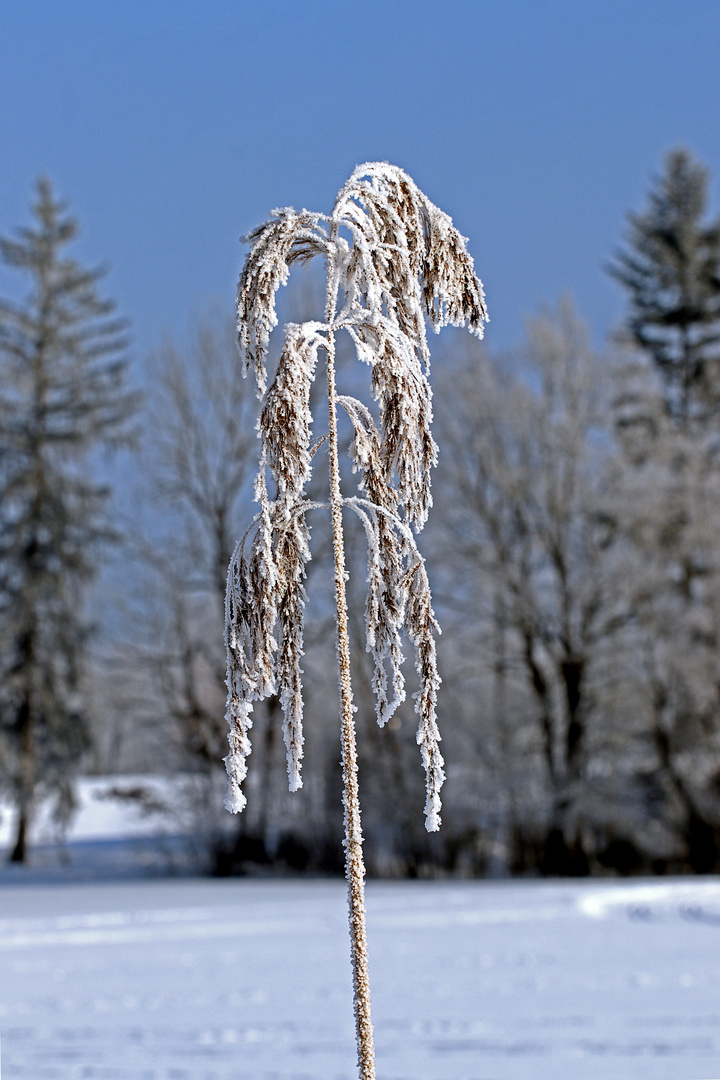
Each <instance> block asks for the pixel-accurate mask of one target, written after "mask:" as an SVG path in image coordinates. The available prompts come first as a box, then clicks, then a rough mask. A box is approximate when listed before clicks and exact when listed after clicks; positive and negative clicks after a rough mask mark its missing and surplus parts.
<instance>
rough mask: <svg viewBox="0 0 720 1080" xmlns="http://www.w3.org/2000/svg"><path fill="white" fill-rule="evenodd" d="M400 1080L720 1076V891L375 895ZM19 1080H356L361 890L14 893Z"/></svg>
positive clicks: (376, 971)
mask: <svg viewBox="0 0 720 1080" xmlns="http://www.w3.org/2000/svg"><path fill="white" fill-rule="evenodd" d="M367 899H368V931H369V940H370V970H371V977H372V985H373V1014H374V1020H375V1031H376V1048H377V1064H378V1075H379V1076H380V1077H382V1080H709V1078H717V1077H718V1076H720V1066H719V1064H718V1063H720V995H719V994H718V989H719V986H718V984H719V983H720V975H719V974H718V964H717V958H718V946H719V945H720V881H719V880H718V879H704V880H702V881H693V880H687V879H685V880H679V881H666V880H663V881H660V882H657V881H653V882H637V883H636V882H633V883H628V884H625V883H622V884H618V883H617V882H600V883H582V884H578V883H568V884H566V883H563V884H558V883H545V882H515V883H499V882H463V883H447V882H442V883H441V882H423V883H392V884H389V883H388V884H381V883H374V882H371V883H370V884H369V885H368V890H367ZM0 911H1V917H0V971H1V972H2V978H1V979H0V1028H1V1030H2V1056H3V1061H2V1065H3V1069H2V1074H3V1077H4V1080H76V1078H77V1080H79V1078H92V1080H230V1078H232V1080H271V1078H272V1080H355V1076H356V1070H355V1047H354V1030H353V1017H352V1003H351V991H350V987H349V980H348V978H347V966H348V956H347V940H346V936H347V926H346V918H347V916H346V911H345V898H344V885H343V884H342V883H340V882H334V881H333V882H328V881H304V882H288V881H274V882H268V881H257V880H256V881H248V880H245V881H226V882H218V881H187V880H186V881H165V882H142V883H139V884H138V883H133V884H130V883H127V882H126V883H122V884H98V885H86V886H80V887H78V886H74V885H65V886H51V885H46V886H39V887H34V888H33V887H27V886H8V885H6V886H4V887H3V888H2V892H1V893H0Z"/></svg>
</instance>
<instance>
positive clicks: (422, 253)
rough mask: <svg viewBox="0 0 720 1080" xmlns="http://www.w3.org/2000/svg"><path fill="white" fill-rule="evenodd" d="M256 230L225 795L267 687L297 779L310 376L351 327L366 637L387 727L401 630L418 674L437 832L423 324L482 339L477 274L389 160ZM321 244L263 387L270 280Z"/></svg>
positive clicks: (438, 770)
mask: <svg viewBox="0 0 720 1080" xmlns="http://www.w3.org/2000/svg"><path fill="white" fill-rule="evenodd" d="M247 240H248V242H249V243H250V245H251V249H250V252H249V255H248V257H247V260H246V262H245V266H244V268H243V271H242V274H241V276H240V282H239V285H238V293H237V307H238V343H239V347H240V353H241V357H242V361H243V364H244V368H245V370H247V368H249V367H252V368H253V370H254V372H255V377H256V380H257V384H258V392H259V395H260V396H261V397H263V399H264V400H263V405H262V409H261V413H260V419H259V421H258V431H259V435H260V440H261V446H262V451H261V458H260V466H259V470H258V476H257V479H256V483H255V497H256V501H257V502H258V504H259V513H258V515H257V517H256V519H255V522H254V523H253V526H252V527H251V530H250V532H251V538H250V539H249V540H248V549H249V554H248V555H247V557H246V556H245V555H244V544H240V545H238V549H237V551H236V553H235V555H234V556H233V561H232V563H231V566H230V571H229V574H228V599H227V603H226V647H227V657H228V678H227V685H228V706H227V716H228V724H229V727H230V735H229V740H230V753H229V754H228V756H227V758H226V765H227V770H228V778H229V789H228V799H227V805H228V809H231V810H232V811H233V812H237V811H238V810H241V809H242V807H243V805H244V796H243V794H242V792H241V790H240V785H241V783H242V780H243V779H244V777H245V775H246V771H247V766H246V758H247V755H248V754H249V752H250V740H249V734H248V733H249V730H250V728H251V723H252V722H251V716H250V714H251V711H252V706H253V703H254V701H256V700H260V699H262V698H263V697H266V696H267V695H268V694H271V693H278V695H279V697H280V702H281V705H282V711H283V716H284V720H283V737H284V740H285V745H286V750H287V763H288V777H289V783H290V787H291V789H293V790H294V789H296V788H298V787H300V786H301V775H300V763H301V759H302V754H303V742H304V738H303V728H302V725H303V702H302V669H301V667H300V663H301V658H302V655H303V613H304V606H305V600H306V597H305V590H304V581H305V572H306V565H307V561H308V559H309V558H310V548H309V541H310V534H309V527H308V523H307V511H308V510H309V509H312V508H314V507H315V506H316V505H317V504H312V503H309V502H308V501H307V499H306V496H305V489H306V486H307V483H308V481H309V479H310V476H311V473H312V465H313V458H314V455H315V453H316V452H317V451H318V449H319V447H320V446H322V445H323V444H324V438H325V437H322V438H320V439H319V440H316V441H315V442H314V443H313V442H312V438H311V433H312V416H311V413H310V388H311V385H312V382H313V380H314V377H315V371H316V367H317V360H318V355H319V352H320V350H323V351H324V352H326V353H327V354H328V356H331V355H332V356H333V357H334V348H335V347H334V336H335V335H336V334H337V333H338V332H340V331H342V330H344V331H346V332H347V333H348V334H349V336H350V337H351V339H352V341H353V343H354V346H355V351H356V354H357V357H358V359H359V360H361V361H363V362H365V363H368V364H369V365H370V366H371V369H372V371H371V386H372V393H373V396H374V398H375V400H376V401H377V409H378V413H379V423H377V422H376V420H375V419H374V417H373V415H372V413H371V411H370V409H368V407H367V406H366V405H364V404H363V403H362V402H360V401H358V400H356V399H355V398H350V397H343V396H339V397H337V398H336V399H334V401H337V404H339V405H341V406H342V407H343V408H344V409H345V411H346V412H347V414H348V416H349V417H350V420H351V422H352V426H353V432H354V436H353V442H352V446H351V457H352V463H353V469H354V471H355V472H356V473H357V474H358V477H359V487H360V493H361V497H360V498H345V499H341V502H342V503H343V504H344V505H346V506H348V507H350V508H351V509H353V510H354V511H355V512H356V513H357V514H358V516H359V517H360V519H361V521H362V524H363V527H364V529H365V534H366V537H367V543H368V566H367V586H368V589H367V598H366V606H365V634H366V648H367V650H368V652H369V653H370V654H371V655H372V657H373V663H374V673H373V680H372V685H373V691H374V693H375V698H376V711H377V718H378V722H379V723H380V725H381V726H382V725H383V724H384V723H386V722H387V720H388V719H389V717H390V716H392V714H393V712H394V711H395V710H396V709H397V708H398V706H399V705H400V704H401V703H402V702H403V700H404V699H405V693H406V692H405V680H404V676H403V673H402V663H403V659H404V657H403V650H402V634H403V631H405V632H406V633H407V635H408V637H409V639H410V641H411V643H412V645H413V649H414V653H415V668H416V671H417V675H418V678H419V681H420V689H419V690H418V691H417V692H416V693H415V694H414V695H413V697H414V701H415V711H416V713H417V714H418V719H419V723H418V732H417V741H418V745H419V747H420V751H421V757H422V762H423V766H424V769H425V773H426V805H425V813H426V818H427V822H426V826H427V828H428V829H429V830H430V831H434V830H435V829H437V828H438V827H439V824H440V816H439V815H440V796H439V792H440V788H441V786H442V783H443V780H444V777H445V774H444V771H443V764H444V763H443V758H442V755H441V754H440V750H439V743H440V735H439V731H438V726H437V693H438V688H439V686H440V676H439V674H438V671H437V656H436V647H435V635H436V633H438V632H439V628H438V626H437V622H436V620H435V616H434V613H433V609H432V598H431V595H430V587H429V582H428V578H427V573H426V570H425V563H424V561H423V559H422V556H421V555H420V553H419V551H418V548H417V543H416V540H415V536H414V532H419V531H420V530H421V529H422V527H423V525H424V524H425V521H426V520H427V516H428V512H429V509H430V507H431V506H432V496H431V488H430V479H431V472H432V469H433V467H434V466H435V464H436V462H437V445H436V443H435V440H434V439H433V436H432V431H431V425H432V393H431V390H430V384H429V382H428V378H427V371H428V367H429V360H430V353H429V349H428V344H427V322H429V323H430V325H431V327H432V329H433V330H434V331H439V330H440V329H441V328H442V327H443V326H446V325H448V324H451V325H466V326H467V327H468V329H469V330H470V331H471V333H474V334H477V335H478V336H482V333H483V326H484V323H485V322H486V321H487V309H486V306H485V298H484V292H483V287H482V284H481V282H480V280H479V279H478V278H477V276H476V275H475V271H474V265H473V260H472V258H471V257H470V255H469V253H468V251H467V246H466V241H465V239H464V237H463V236H461V234H460V233H459V232H458V231H457V229H456V228H455V226H454V225H453V223H452V220H451V218H450V217H448V215H447V214H445V213H443V212H442V211H441V210H440V209H439V208H438V207H437V206H435V205H434V204H433V203H432V202H430V200H429V199H428V198H427V197H426V196H425V195H424V194H423V193H422V192H421V191H420V189H419V188H418V187H417V186H416V184H415V183H414V182H413V180H412V179H411V178H410V177H409V176H408V175H407V174H406V173H404V172H403V171H402V169H399V168H397V167H396V166H394V165H389V164H387V163H382V162H370V163H367V164H365V165H361V166H359V167H358V168H357V169H355V171H354V172H353V174H352V175H351V177H350V178H349V179H348V181H347V183H346V184H345V185H344V186H343V187H342V188H341V190H340V192H339V193H338V196H337V198H336V200H335V205H334V208H333V212H332V214H331V215H330V216H329V217H327V216H324V215H322V214H314V213H309V212H308V211H305V210H303V211H301V212H300V213H298V212H296V211H295V210H293V209H292V208H285V209H281V210H275V211H273V214H272V217H271V218H270V220H269V221H267V222H266V223H265V224H264V225H261V226H260V227H259V228H258V229H255V230H254V231H253V232H252V233H251V234H250V235H249V236H248V237H247ZM315 255H321V256H322V257H323V258H325V260H326V265H327V280H328V288H327V295H328V308H327V312H326V316H325V318H326V322H324V323H323V322H308V323H304V324H302V325H299V324H294V323H291V324H288V326H287V327H286V328H285V339H284V344H283V348H282V352H281V355H280V360H279V363H278V368H277V372H276V375H275V378H274V380H273V382H272V385H271V386H270V388H269V389H268V388H267V374H266V370H265V358H266V354H267V348H268V342H269V336H270V333H271V331H272V329H273V327H274V326H275V325H276V323H277V316H276V313H275V296H276V293H277V289H278V288H279V287H280V285H283V284H285V283H286V281H287V279H288V274H289V270H290V267H291V266H292V265H293V263H295V262H303V261H307V260H309V259H312V258H313V257H314V256H315ZM333 408H334V404H333ZM333 430H334V429H333ZM268 474H269V476H268ZM270 480H271V481H272V488H273V494H272V496H271V495H270V493H269V491H268V483H269V481H270ZM336 510H337V508H336ZM348 700H349V699H348Z"/></svg>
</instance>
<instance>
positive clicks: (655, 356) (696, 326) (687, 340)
mask: <svg viewBox="0 0 720 1080" xmlns="http://www.w3.org/2000/svg"><path fill="white" fill-rule="evenodd" d="M707 188H708V174H707V171H706V170H705V169H704V168H703V167H702V165H700V164H698V162H696V161H694V160H693V158H692V156H691V155H690V154H689V153H688V152H687V151H686V150H674V151H673V152H672V153H670V154H668V156H667V160H666V163H665V172H664V173H663V175H662V176H661V177H659V179H658V180H657V181H656V183H655V186H654V187H653V190H652V191H651V192H650V199H649V203H650V205H649V207H648V209H647V210H646V212H645V213H643V214H630V215H629V221H630V229H629V232H628V238H627V239H628V244H627V247H626V249H625V250H623V251H620V252H618V254H617V256H616V261H615V263H614V264H613V265H611V266H610V268H609V271H610V273H611V275H612V276H613V277H614V278H616V279H617V280H618V281H619V282H620V283H621V285H623V286H624V288H625V289H626V290H627V293H628V299H629V301H630V310H629V312H628V318H627V330H628V332H629V335H630V338H631V340H632V341H633V342H634V344H636V345H638V346H639V347H640V348H641V349H642V350H643V351H645V352H646V353H647V354H648V355H649V356H651V357H652V360H653V362H654V363H655V364H656V365H657V368H658V370H659V372H660V374H661V375H662V378H663V380H664V383H665V387H666V404H667V407H668V410H669V412H670V413H671V415H673V416H675V417H676V418H678V419H679V420H680V421H681V422H682V423H685V422H686V421H687V420H688V419H691V418H694V417H695V418H697V417H698V416H699V417H701V418H703V417H705V416H707V415H708V414H709V413H710V414H712V413H715V412H716V411H717V408H718V405H719V404H720V219H716V220H714V221H711V222H705V220H704V218H705V214H706V210H707Z"/></svg>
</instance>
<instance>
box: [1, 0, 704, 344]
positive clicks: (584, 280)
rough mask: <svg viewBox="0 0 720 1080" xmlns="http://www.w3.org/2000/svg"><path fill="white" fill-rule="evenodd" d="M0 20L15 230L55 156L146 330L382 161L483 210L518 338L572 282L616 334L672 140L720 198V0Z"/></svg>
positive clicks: (23, 0)
mask: <svg viewBox="0 0 720 1080" xmlns="http://www.w3.org/2000/svg"><path fill="white" fill-rule="evenodd" d="M0 26H1V27H2V31H1V33H0V234H2V235H7V234H8V233H9V232H11V231H12V230H13V229H14V228H15V226H17V225H20V224H23V223H25V222H27V220H28V212H27V205H28V202H29V199H30V194H31V185H32V183H33V181H34V178H35V177H36V176H38V175H39V174H40V173H46V174H48V175H49V176H50V177H51V179H52V180H53V181H54V183H55V185H56V187H57V190H58V191H59V193H61V194H62V195H63V196H64V197H65V198H67V199H68V200H69V201H70V203H71V207H72V209H73V211H74V212H75V213H76V215H77V216H78V217H79V219H80V221H81V223H82V225H83V238H82V243H81V245H80V247H79V248H78V252H79V254H81V255H82V257H83V258H85V259H87V260H89V261H97V262H100V261H107V262H108V263H109V264H110V265H111V272H110V274H109V276H108V278H107V283H106V290H107V291H108V292H109V293H110V294H112V295H113V296H114V297H115V298H116V299H117V300H118V301H119V303H120V305H121V308H122V311H123V312H124V313H125V314H126V315H128V316H129V317H130V318H131V320H132V322H133V326H134V335H135V351H136V353H137V354H138V355H142V354H143V353H144V352H145V351H147V349H148V348H149V347H150V346H151V345H152V344H153V343H155V342H157V341H158V339H159V338H160V337H161V335H162V333H163V331H165V330H168V329H169V330H173V329H175V330H177V331H180V332H182V330H183V329H184V327H185V326H186V325H187V319H188V316H189V315H191V314H192V313H193V312H194V311H198V310H201V309H202V308H203V306H204V305H205V304H206V303H207V302H208V301H210V300H215V299H217V298H220V299H227V302H228V304H229V303H230V302H231V300H232V296H233V294H234V289H235V283H236V280H237V274H238V270H239V267H240V263H241V259H242V249H241V247H240V245H239V244H238V238H239V236H240V235H241V234H243V233H244V232H246V231H247V230H248V229H249V228H251V227H252V226H253V225H255V224H258V223H259V222H260V221H262V220H263V219H264V218H265V217H266V216H267V214H268V212H269V211H270V209H271V208H272V207H275V206H279V205H294V206H297V207H300V206H306V207H308V208H310V209H317V210H329V209H330V207H331V205H332V200H333V197H334V194H335V192H336V190H337V189H338V187H339V186H340V185H341V184H342V182H343V181H344V180H345V179H346V177H347V175H348V174H349V172H350V170H351V169H352V168H353V166H354V165H356V164H357V163H359V162H361V161H365V160H372V159H385V160H389V161H392V162H395V163H396V164H398V165H401V166H402V167H403V168H405V169H406V170H407V171H408V172H409V173H410V174H411V175H412V176H413V178H414V179H415V180H416V181H417V183H418V184H419V185H420V187H421V188H423V190H424V191H425V192H426V194H427V195H428V196H429V197H430V198H431V199H433V201H435V202H437V203H438V204H439V205H440V206H441V207H442V208H443V209H444V210H446V211H447V212H448V213H450V214H451V215H452V216H453V218H454V220H455V223H456V225H457V226H458V228H459V229H460V230H461V231H462V232H463V233H465V235H467V236H469V238H470V250H471V251H472V253H473V255H474V256H475V262H476V267H477V269H478V271H479V273H480V275H481V277H482V278H483V280H484V281H485V285H486V289H487V294H488V300H489V305H490V313H491V319H492V322H491V325H490V327H489V329H488V342H489V344H491V345H494V346H496V347H505V346H507V345H508V344H510V343H511V342H513V341H514V340H517V339H518V337H519V336H520V334H521V329H522V319H523V317H524V316H525V315H526V314H528V313H530V312H532V311H533V310H536V309H537V308H538V306H540V305H541V304H543V303H547V302H554V301H555V300H556V299H557V297H558V295H559V294H560V293H561V292H562V291H563V290H569V291H571V292H572V293H573V294H574V296H575V298H576V300H577V303H578V306H579V308H580V310H581V312H582V314H583V315H584V316H585V317H586V319H587V320H588V321H589V323H590V325H591V327H592V330H593V335H594V337H595V340H596V341H599V340H600V339H601V338H602V335H603V334H605V333H606V332H607V330H608V329H609V328H610V327H611V326H612V324H613V323H614V322H616V321H617V319H618V318H619V317H620V315H621V313H622V310H623V301H622V297H621V295H620V294H619V291H618V288H617V286H616V285H615V284H614V283H613V282H612V281H610V280H609V279H608V278H607V277H606V276H605V275H604V273H603V271H602V265H603V263H604V262H605V261H606V260H607V259H608V257H609V256H610V255H611V253H612V250H613V248H614V247H616V246H617V244H618V242H619V241H620V238H621V234H622V231H623V228H624V215H625V213H626V212H627V211H628V210H629V209H631V208H633V207H634V208H639V207H641V206H642V205H643V202H644V198H645V194H646V192H647V190H648V186H649V183H650V180H651V177H652V176H653V174H655V173H657V172H658V170H659V169H660V168H661V165H662V159H663V155H664V154H665V152H666V151H667V150H668V149H670V148H671V147H673V146H676V145H678V144H684V145H686V146H688V147H689V148H690V149H691V150H692V151H693V152H694V153H695V154H696V156H697V157H698V158H699V159H700V160H702V161H703V162H704V163H705V164H706V165H707V166H708V167H709V168H710V170H711V172H712V174H713V187H712V206H713V208H714V209H715V210H717V208H718V184H719V182H720V0H540V2H537V0H534V2H533V0H474V2H461V0H444V2H442V3H437V4H435V3H433V4H431V3H429V2H425V0H412V2H411V0H364V2H361V0H354V2H350V0H302V2H295V0H266V2H263V0H254V2H252V3H249V2H246V0H141V2H140V0H0ZM10 288H11V286H10V279H9V278H8V275H7V271H0V292H3V293H5V294H7V293H8V292H9V290H10Z"/></svg>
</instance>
